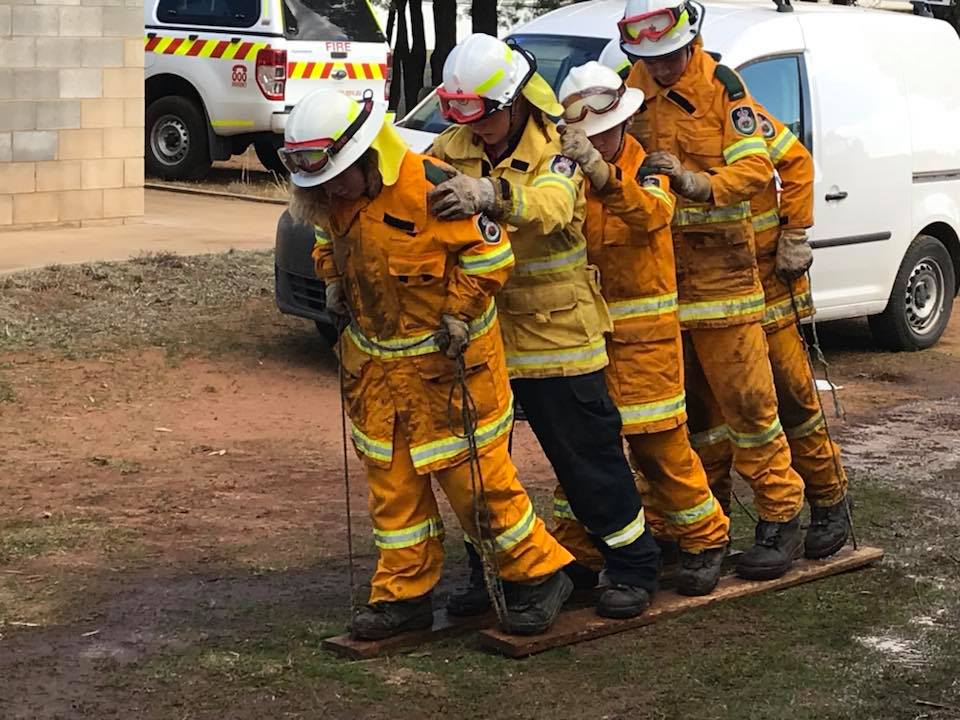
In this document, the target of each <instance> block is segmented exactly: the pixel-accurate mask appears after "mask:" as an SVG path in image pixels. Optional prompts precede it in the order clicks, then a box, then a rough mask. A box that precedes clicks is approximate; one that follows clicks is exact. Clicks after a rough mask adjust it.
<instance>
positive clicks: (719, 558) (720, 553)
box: [677, 545, 727, 595]
mask: <svg viewBox="0 0 960 720" xmlns="http://www.w3.org/2000/svg"><path fill="white" fill-rule="evenodd" d="M726 556H727V546H726V545H724V546H723V547H719V548H708V549H706V550H701V551H700V552H698V553H692V552H687V551H686V550H681V551H680V570H679V571H678V572H677V592H678V593H680V594H681V595H709V594H710V593H712V592H713V589H714V588H715V587H716V586H717V583H718V582H720V572H721V571H722V570H723V560H724V558H725V557H726Z"/></svg>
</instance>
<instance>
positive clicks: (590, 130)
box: [564, 88, 643, 137]
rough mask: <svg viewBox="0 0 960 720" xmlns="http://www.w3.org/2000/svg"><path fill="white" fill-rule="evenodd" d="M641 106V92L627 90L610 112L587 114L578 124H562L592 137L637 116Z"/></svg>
mask: <svg viewBox="0 0 960 720" xmlns="http://www.w3.org/2000/svg"><path fill="white" fill-rule="evenodd" d="M642 105H643V91H642V90H639V89H637V88H627V89H626V90H624V93H623V97H622V98H620V103H619V104H618V105H617V107H615V108H614V109H613V110H611V111H610V112H606V113H600V114H596V113H591V112H588V113H587V115H586V117H584V118H583V120H581V121H580V122H575V123H564V124H565V125H566V126H567V127H569V128H573V129H575V130H582V131H583V134H584V135H586V136H587V137H593V136H594V135H599V134H600V133H602V132H606V131H607V130H609V129H610V128H613V127H616V126H617V125H620V124H622V123H625V122H627V121H628V120H629V119H630V118H632V117H633V116H634V115H636V114H637V112H638V111H639V110H640V107H641V106H642Z"/></svg>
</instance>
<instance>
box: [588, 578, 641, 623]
mask: <svg viewBox="0 0 960 720" xmlns="http://www.w3.org/2000/svg"><path fill="white" fill-rule="evenodd" d="M648 607H650V593H649V592H647V591H646V590H644V589H643V588H642V587H636V586H633V585H617V584H614V585H608V586H607V587H606V588H604V591H603V594H602V595H600V599H599V600H597V615H599V616H600V617H605V618H617V619H624V618H632V617H637V615H641V614H643V611H644V610H646V609H647V608H648Z"/></svg>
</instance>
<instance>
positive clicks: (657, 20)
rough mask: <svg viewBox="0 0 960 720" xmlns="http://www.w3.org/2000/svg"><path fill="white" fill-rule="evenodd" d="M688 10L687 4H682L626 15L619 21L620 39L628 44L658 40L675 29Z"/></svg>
mask: <svg viewBox="0 0 960 720" xmlns="http://www.w3.org/2000/svg"><path fill="white" fill-rule="evenodd" d="M686 12H687V8H686V5H681V6H680V7H676V8H662V9H661V10H653V11H652V12H648V13H641V14H640V15H631V16H630V17H625V18H623V19H621V20H620V22H618V23H617V28H618V29H619V30H620V39H621V40H623V42H624V43H626V44H627V45H639V44H640V43H641V42H643V41H644V40H649V41H651V42H656V41H657V40H660V39H661V38H662V37H663V36H664V35H666V34H667V33H669V32H670V31H671V30H673V29H674V28H675V27H676V26H677V24H678V23H679V22H680V21H681V20H682V19H683V16H684V14H686Z"/></svg>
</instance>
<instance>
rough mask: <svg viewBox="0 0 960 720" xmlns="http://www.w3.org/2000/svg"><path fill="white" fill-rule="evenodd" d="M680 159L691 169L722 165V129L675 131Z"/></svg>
mask: <svg viewBox="0 0 960 720" xmlns="http://www.w3.org/2000/svg"><path fill="white" fill-rule="evenodd" d="M677 141H678V143H679V145H680V161H681V162H683V164H684V166H685V167H687V168H688V169H691V170H699V171H704V170H709V169H710V168H715V167H722V166H723V164H724V163H723V129H722V128H720V127H717V128H716V130H709V129H703V130H684V131H682V132H679V133H677Z"/></svg>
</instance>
